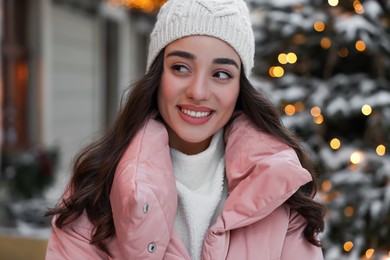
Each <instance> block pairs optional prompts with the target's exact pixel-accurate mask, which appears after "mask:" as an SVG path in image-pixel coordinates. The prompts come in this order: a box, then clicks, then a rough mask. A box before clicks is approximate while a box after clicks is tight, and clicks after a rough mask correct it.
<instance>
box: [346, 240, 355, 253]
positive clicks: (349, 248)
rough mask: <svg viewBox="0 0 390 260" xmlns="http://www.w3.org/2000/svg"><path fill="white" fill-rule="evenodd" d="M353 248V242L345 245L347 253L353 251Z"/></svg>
mask: <svg viewBox="0 0 390 260" xmlns="http://www.w3.org/2000/svg"><path fill="white" fill-rule="evenodd" d="M352 247H353V243H352V242H351V241H347V242H345V243H344V250H345V251H347V252H349V251H351V249H352Z"/></svg>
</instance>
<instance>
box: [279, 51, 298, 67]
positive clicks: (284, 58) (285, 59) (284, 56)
mask: <svg viewBox="0 0 390 260" xmlns="http://www.w3.org/2000/svg"><path fill="white" fill-rule="evenodd" d="M297 60H298V57H297V55H296V54H295V53H293V52H289V53H280V54H279V55H278V61H279V63H280V64H287V63H290V64H294V63H296V62H297Z"/></svg>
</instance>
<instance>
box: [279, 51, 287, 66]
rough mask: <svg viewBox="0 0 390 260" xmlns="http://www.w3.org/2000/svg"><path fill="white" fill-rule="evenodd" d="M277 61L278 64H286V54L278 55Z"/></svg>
mask: <svg viewBox="0 0 390 260" xmlns="http://www.w3.org/2000/svg"><path fill="white" fill-rule="evenodd" d="M278 61H279V63H280V64H286V63H287V54H286V53H281V54H279V55H278Z"/></svg>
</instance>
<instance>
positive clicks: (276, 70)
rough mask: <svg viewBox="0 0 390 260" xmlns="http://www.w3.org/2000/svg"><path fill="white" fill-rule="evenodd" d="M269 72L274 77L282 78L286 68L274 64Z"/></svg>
mask: <svg viewBox="0 0 390 260" xmlns="http://www.w3.org/2000/svg"><path fill="white" fill-rule="evenodd" d="M269 74H270V75H271V77H273V78H280V77H282V76H283V75H284V69H283V68H282V67H280V66H272V67H271V68H270V69H269Z"/></svg>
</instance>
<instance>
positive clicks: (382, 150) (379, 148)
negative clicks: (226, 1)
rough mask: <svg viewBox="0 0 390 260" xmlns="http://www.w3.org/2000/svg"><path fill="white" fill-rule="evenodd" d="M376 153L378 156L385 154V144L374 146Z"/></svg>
mask: <svg viewBox="0 0 390 260" xmlns="http://www.w3.org/2000/svg"><path fill="white" fill-rule="evenodd" d="M376 153H377V154H378V155H379V156H383V155H385V153H386V146H384V145H383V144H380V145H378V146H377V147H376Z"/></svg>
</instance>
